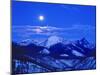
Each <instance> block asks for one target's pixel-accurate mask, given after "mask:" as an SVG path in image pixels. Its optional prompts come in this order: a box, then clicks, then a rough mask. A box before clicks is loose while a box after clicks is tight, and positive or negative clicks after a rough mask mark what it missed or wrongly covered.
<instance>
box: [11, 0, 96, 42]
mask: <svg viewBox="0 0 100 75" xmlns="http://www.w3.org/2000/svg"><path fill="white" fill-rule="evenodd" d="M95 10H96V7H95V6H83V5H71V4H50V3H39V2H22V1H13V2H12V39H13V41H21V40H24V39H37V38H40V37H41V38H47V37H48V36H50V35H55V34H56V35H59V36H61V37H63V38H65V39H68V40H75V39H81V38H82V37H85V38H86V39H87V40H89V41H90V42H95V26H96V18H95V17H96V12H95ZM40 15H42V16H43V17H44V20H43V21H40V20H39V16H40Z"/></svg>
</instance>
